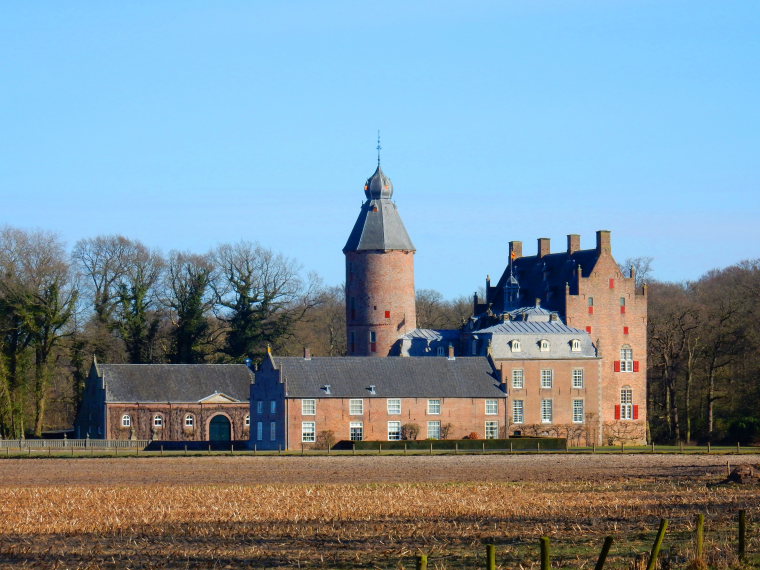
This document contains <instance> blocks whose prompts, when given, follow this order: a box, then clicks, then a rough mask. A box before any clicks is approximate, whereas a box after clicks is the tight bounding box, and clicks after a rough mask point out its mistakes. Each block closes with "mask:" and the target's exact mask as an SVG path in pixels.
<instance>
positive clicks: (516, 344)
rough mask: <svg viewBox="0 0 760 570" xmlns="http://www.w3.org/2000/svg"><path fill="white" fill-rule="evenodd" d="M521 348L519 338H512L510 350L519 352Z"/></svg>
mask: <svg viewBox="0 0 760 570" xmlns="http://www.w3.org/2000/svg"><path fill="white" fill-rule="evenodd" d="M521 350H522V348H521V347H520V341H519V340H513V341H512V352H520V351H521Z"/></svg>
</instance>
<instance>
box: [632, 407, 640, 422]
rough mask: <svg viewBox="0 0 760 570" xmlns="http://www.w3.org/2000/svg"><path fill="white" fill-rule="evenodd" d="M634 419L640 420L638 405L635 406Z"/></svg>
mask: <svg viewBox="0 0 760 570" xmlns="http://www.w3.org/2000/svg"><path fill="white" fill-rule="evenodd" d="M633 419H634V420H637V419H639V406H638V405H634V406H633Z"/></svg>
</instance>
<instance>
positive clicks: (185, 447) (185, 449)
mask: <svg viewBox="0 0 760 570" xmlns="http://www.w3.org/2000/svg"><path fill="white" fill-rule="evenodd" d="M185 455H187V444H185Z"/></svg>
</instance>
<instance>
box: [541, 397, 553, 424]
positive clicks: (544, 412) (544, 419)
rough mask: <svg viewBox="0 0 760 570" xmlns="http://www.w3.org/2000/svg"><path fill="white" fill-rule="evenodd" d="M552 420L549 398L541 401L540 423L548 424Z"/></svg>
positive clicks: (551, 407)
mask: <svg viewBox="0 0 760 570" xmlns="http://www.w3.org/2000/svg"><path fill="white" fill-rule="evenodd" d="M553 418H554V405H553V402H552V400H551V398H544V399H543V400H541V423H543V424H550V423H552V419H553Z"/></svg>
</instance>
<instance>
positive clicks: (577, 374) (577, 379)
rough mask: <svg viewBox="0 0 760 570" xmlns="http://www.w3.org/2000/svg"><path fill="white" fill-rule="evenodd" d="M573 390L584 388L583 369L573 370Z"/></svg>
mask: <svg viewBox="0 0 760 570" xmlns="http://www.w3.org/2000/svg"><path fill="white" fill-rule="evenodd" d="M573 388H583V368H575V369H574V370H573Z"/></svg>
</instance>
